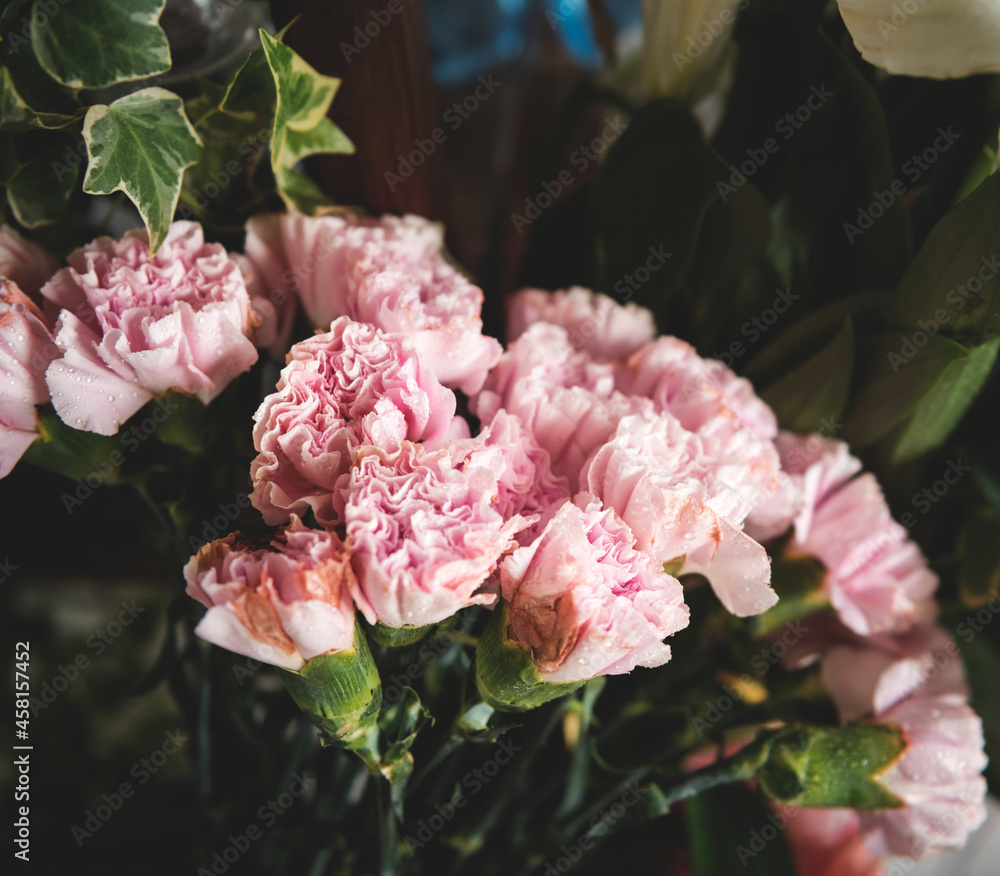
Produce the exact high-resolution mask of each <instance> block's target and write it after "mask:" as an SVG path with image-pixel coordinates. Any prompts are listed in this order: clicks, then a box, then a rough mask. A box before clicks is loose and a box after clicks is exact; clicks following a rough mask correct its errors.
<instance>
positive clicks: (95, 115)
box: [83, 88, 202, 251]
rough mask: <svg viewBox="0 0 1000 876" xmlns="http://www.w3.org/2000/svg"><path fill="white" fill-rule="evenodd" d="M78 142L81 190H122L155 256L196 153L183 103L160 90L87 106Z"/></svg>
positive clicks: (98, 192)
mask: <svg viewBox="0 0 1000 876" xmlns="http://www.w3.org/2000/svg"><path fill="white" fill-rule="evenodd" d="M83 137H84V140H85V141H86V143H87V153H88V155H89V156H90V162H89V164H88V166H87V176H86V178H85V179H84V181H83V190H84V191H85V192H89V193H90V194H92V195H108V194H111V192H117V191H124V192H125V194H127V195H128V196H129V198H131V200H132V201H133V203H134V204H135V205H136V207H137V208H138V210H139V213H140V214H141V215H142V218H143V220H144V221H145V223H146V228H147V229H148V230H149V238H150V249H151V250H152V251H155V250H156V249H158V248H159V246H160V244H161V243H162V242H163V239H164V238H165V237H166V235H167V230H168V228H169V227H170V222H171V220H172V219H173V215H174V210H175V208H176V207H177V199H178V196H179V195H180V190H181V180H182V178H183V176H184V169H185V168H187V167H190V166H191V165H192V164H194V163H195V162H196V161H197V160H198V157H199V156H200V155H201V150H202V145H201V140H200V139H199V138H198V134H197V132H196V131H195V130H194V128H193V127H192V126H191V123H190V122H189V121H188V118H187V116H186V115H185V113H184V104H183V102H182V101H181V99H180V98H179V97H178V96H177V95H176V94H173V93H172V92H170V91H167V90H165V89H163V88H144V89H142V90H141V91H137V92H135V93H134V94H130V95H128V96H126V97H123V98H120V99H119V100H116V101H114V103H112V104H111V105H110V106H103V105H102V106H92V107H91V108H90V109H89V110H88V111H87V117H86V118H85V119H84V122H83Z"/></svg>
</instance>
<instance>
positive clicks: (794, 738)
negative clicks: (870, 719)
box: [756, 724, 906, 809]
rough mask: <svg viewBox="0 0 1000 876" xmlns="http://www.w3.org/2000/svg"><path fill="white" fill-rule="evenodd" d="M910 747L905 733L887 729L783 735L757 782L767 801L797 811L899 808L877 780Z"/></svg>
mask: <svg viewBox="0 0 1000 876" xmlns="http://www.w3.org/2000/svg"><path fill="white" fill-rule="evenodd" d="M905 748H906V740H905V739H904V737H903V732H902V730H900V729H899V728H898V727H894V726H889V725H885V724H851V725H848V726H847V727H799V728H795V729H792V730H788V731H779V732H778V735H777V737H776V738H775V740H774V741H773V742H772V743H771V745H770V749H769V751H768V753H767V759H766V761H765V762H764V764H763V765H762V766H760V767H759V768H758V770H757V774H756V778H757V781H758V783H759V787H760V790H761V792H762V793H763V794H764V795H765V796H767V797H770V798H771V799H772V800H778V801H779V802H781V803H787V804H789V805H792V806H819V807H841V806H845V807H849V808H851V809H896V808H899V807H901V806H902V805H903V801H902V800H900V799H899V798H898V797H896V796H895V795H894V794H893V793H892V792H891V791H889V790H888V789H887V788H886V787H885V786H884V785H882V784H881V783H879V781H878V776H879V775H881V774H882V773H883V772H885V770H887V769H888V768H889V767H890V766H892V764H894V763H895V762H896V761H897V760H898V759H899V757H900V756H901V755H902V753H903V751H904V750H905Z"/></svg>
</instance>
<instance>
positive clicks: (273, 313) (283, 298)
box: [232, 253, 296, 362]
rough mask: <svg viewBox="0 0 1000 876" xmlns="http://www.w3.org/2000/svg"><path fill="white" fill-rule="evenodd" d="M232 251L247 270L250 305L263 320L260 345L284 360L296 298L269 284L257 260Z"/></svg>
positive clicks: (241, 265) (239, 263)
mask: <svg viewBox="0 0 1000 876" xmlns="http://www.w3.org/2000/svg"><path fill="white" fill-rule="evenodd" d="M232 255H233V259H235V261H236V264H238V265H239V266H240V270H241V271H242V272H243V281H244V282H245V283H246V286H247V293H248V294H249V295H250V307H251V308H252V309H253V312H254V313H255V314H257V318H258V319H259V321H260V325H259V326H258V328H257V336H256V339H255V340H256V343H257V347H258V348H259V349H261V350H267V352H268V353H269V354H270V355H271V356H272V357H273V358H274V359H277V360H278V361H279V362H284V361H285V354H286V353H287V352H288V347H289V346H290V344H291V338H292V327H293V326H294V324H295V312H296V310H295V299H294V298H292V297H291V296H290V295H289V294H288V293H287V292H283V291H281V289H280V288H278V289H276V290H275V289H271V288H270V287H268V286H266V285H265V282H264V278H263V277H261V275H260V274H258V273H257V270H256V268H255V267H254V263H253V262H252V261H251V260H250V259H249V258H247V257H246V256H245V255H243V254H242V253H233V254H232Z"/></svg>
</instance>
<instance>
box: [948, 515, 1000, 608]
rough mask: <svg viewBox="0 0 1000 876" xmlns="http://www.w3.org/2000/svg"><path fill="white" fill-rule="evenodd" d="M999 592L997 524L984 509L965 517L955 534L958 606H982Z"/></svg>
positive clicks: (999, 532)
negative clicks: (959, 601)
mask: <svg viewBox="0 0 1000 876" xmlns="http://www.w3.org/2000/svg"><path fill="white" fill-rule="evenodd" d="M998 591H1000V521H998V520H997V518H996V516H995V515H994V514H993V512H992V511H991V510H990V509H988V508H976V509H973V511H972V512H971V513H970V514H969V516H968V517H967V518H966V520H965V524H964V525H963V526H962V529H961V531H960V532H959V534H958V592H959V595H960V596H961V597H962V604H963V605H967V606H970V607H972V608H979V607H980V606H982V605H986V603H987V602H989V601H990V599H992V598H993V597H994V596H996V594H997V592H998Z"/></svg>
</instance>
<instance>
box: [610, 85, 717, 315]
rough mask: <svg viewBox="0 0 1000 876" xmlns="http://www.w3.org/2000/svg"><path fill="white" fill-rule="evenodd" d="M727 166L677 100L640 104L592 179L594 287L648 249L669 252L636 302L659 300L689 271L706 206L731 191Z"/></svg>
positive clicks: (625, 270) (614, 278) (633, 264)
mask: <svg viewBox="0 0 1000 876" xmlns="http://www.w3.org/2000/svg"><path fill="white" fill-rule="evenodd" d="M730 175H731V171H730V169H729V168H728V167H727V166H726V164H725V162H724V161H723V160H722V159H721V158H720V157H719V156H718V155H717V154H716V153H715V152H713V151H712V149H711V148H710V147H709V146H708V144H707V143H706V142H705V138H704V135H703V133H702V129H701V125H700V124H699V122H698V121H697V120H696V119H695V118H694V116H692V115H691V113H690V112H689V111H688V110H687V109H686V108H685V107H683V106H681V105H680V104H677V103H674V102H672V101H667V100H657V101H651V102H650V103H648V104H646V106H644V107H643V108H642V109H641V110H640V111H639V112H638V113H637V114H636V115H635V116H634V117H633V119H632V120H631V122H630V123H629V125H628V127H626V128H624V130H623V132H622V134H621V136H619V137H618V139H617V140H616V141H615V143H614V145H613V146H612V147H611V149H610V150H609V151H608V154H607V158H606V159H605V161H604V164H603V165H602V166H601V169H600V172H599V173H598V175H597V178H596V180H595V181H594V183H593V188H594V197H593V200H592V205H593V221H594V227H595V230H596V232H597V237H598V242H599V253H600V256H601V264H600V268H599V278H598V281H597V286H598V288H600V289H603V290H605V291H611V289H612V288H613V287H614V284H615V283H617V282H618V281H620V280H621V279H622V278H623V277H625V276H627V275H629V274H631V273H632V272H633V271H634V270H635V269H636V268H637V267H639V266H641V265H644V264H645V263H646V260H647V259H648V258H649V255H650V251H651V248H652V249H653V250H656V249H657V248H662V250H664V251H666V252H668V253H673V258H671V259H670V260H669V261H667V262H666V263H665V264H664V265H663V266H662V267H661V268H660V269H659V270H658V271H657V272H656V273H655V274H653V275H652V277H651V279H650V280H649V282H647V283H645V284H644V286H643V289H642V292H641V296H640V297H639V298H638V299H637V300H638V301H639V303H641V304H645V305H647V306H651V307H653V309H654V310H657V311H660V312H662V304H663V301H664V300H665V298H666V297H667V296H669V295H670V294H672V293H673V292H674V291H675V290H676V289H677V288H679V286H680V285H681V284H682V283H683V281H684V280H685V278H686V277H687V276H688V274H689V273H690V271H691V269H692V266H693V262H694V259H695V254H696V251H697V242H698V238H699V236H700V234H701V231H702V228H703V226H704V222H705V217H706V213H707V211H708V209H709V207H710V206H711V205H712V204H713V203H715V202H717V201H719V200H720V198H721V197H722V194H725V195H726V197H729V195H730V194H731V193H734V192H735V191H736V190H735V189H733V191H732V192H730V191H729V189H731V188H732V187H730V186H728V182H729V179H730Z"/></svg>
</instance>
